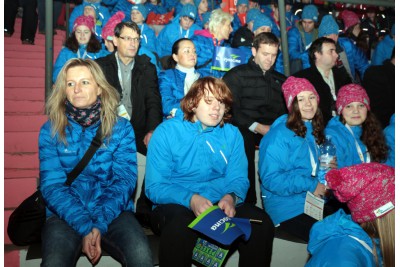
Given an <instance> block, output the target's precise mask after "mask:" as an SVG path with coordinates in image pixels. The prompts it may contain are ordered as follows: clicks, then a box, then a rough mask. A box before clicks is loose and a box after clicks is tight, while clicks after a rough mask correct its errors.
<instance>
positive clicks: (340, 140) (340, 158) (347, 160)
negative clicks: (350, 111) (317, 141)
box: [325, 116, 367, 168]
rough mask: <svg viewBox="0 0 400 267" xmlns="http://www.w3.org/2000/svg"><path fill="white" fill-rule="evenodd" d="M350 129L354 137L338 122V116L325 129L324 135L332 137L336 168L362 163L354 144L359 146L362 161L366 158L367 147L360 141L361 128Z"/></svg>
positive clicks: (352, 127) (353, 127)
mask: <svg viewBox="0 0 400 267" xmlns="http://www.w3.org/2000/svg"><path fill="white" fill-rule="evenodd" d="M350 128H351V129H352V131H353V134H354V137H353V135H352V134H351V133H350V131H349V130H348V129H347V128H346V126H345V125H344V124H343V123H342V122H341V121H340V116H336V117H333V118H332V119H331V120H330V121H329V122H328V125H327V126H326V128H325V134H326V135H327V136H331V137H332V139H331V141H332V143H333V144H334V145H335V147H336V157H337V163H338V168H343V167H348V166H353V165H355V164H360V163H362V161H361V159H360V157H359V156H358V153H357V148H356V144H355V142H357V143H358V145H359V146H360V148H361V151H362V153H363V156H364V160H366V158H367V154H366V152H367V147H366V146H365V145H364V143H363V142H362V141H361V133H362V128H361V126H351V127H350Z"/></svg>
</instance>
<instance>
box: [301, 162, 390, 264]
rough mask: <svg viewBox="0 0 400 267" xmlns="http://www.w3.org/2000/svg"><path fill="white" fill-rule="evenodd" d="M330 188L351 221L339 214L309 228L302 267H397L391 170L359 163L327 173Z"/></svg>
mask: <svg viewBox="0 0 400 267" xmlns="http://www.w3.org/2000/svg"><path fill="white" fill-rule="evenodd" d="M326 180H327V181H328V186H329V187H330V188H331V189H332V190H333V192H334V194H335V196H336V197H337V199H338V200H340V201H341V202H347V205H348V207H349V208H350V210H351V216H350V215H347V214H345V213H344V212H343V210H339V211H338V212H336V213H335V214H333V215H331V216H329V217H327V218H325V219H324V220H322V221H320V222H317V223H316V224H314V226H313V227H312V229H311V233H310V243H309V244H308V251H309V252H310V254H311V255H312V256H311V259H310V260H309V262H308V263H307V264H306V267H320V266H363V267H377V266H395V249H394V246H395V235H394V233H395V206H394V205H395V171H394V168H392V167H389V166H386V165H384V164H379V163H375V162H373V163H363V164H358V165H354V166H351V167H345V168H342V169H338V170H332V171H330V172H328V174H327V176H326Z"/></svg>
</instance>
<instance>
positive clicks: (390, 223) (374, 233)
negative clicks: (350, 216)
mask: <svg viewBox="0 0 400 267" xmlns="http://www.w3.org/2000/svg"><path fill="white" fill-rule="evenodd" d="M394 223H395V210H394V209H393V210H392V211H391V212H389V213H388V214H386V215H385V216H383V217H379V218H377V219H375V220H374V221H370V222H365V223H362V224H361V227H362V228H363V229H364V231H365V232H366V233H367V234H368V235H369V236H370V237H371V239H372V243H373V245H374V247H373V254H374V258H375V264H376V266H380V264H379V259H378V254H377V252H376V243H375V241H374V238H378V239H379V244H380V249H381V252H382V258H383V265H384V266H394V253H395V251H394V244H395V240H394V234H395V227H394Z"/></svg>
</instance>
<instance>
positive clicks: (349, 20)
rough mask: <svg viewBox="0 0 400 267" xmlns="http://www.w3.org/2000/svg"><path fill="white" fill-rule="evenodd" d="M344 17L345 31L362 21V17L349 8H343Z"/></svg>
mask: <svg viewBox="0 0 400 267" xmlns="http://www.w3.org/2000/svg"><path fill="white" fill-rule="evenodd" d="M342 19H343V23H344V31H347V29H348V28H350V27H351V26H354V25H356V24H357V23H360V19H359V18H358V16H357V14H356V13H354V12H353V11H349V10H343V12H342Z"/></svg>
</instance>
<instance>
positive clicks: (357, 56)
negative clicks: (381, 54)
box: [346, 41, 369, 79]
mask: <svg viewBox="0 0 400 267" xmlns="http://www.w3.org/2000/svg"><path fill="white" fill-rule="evenodd" d="M348 45H349V47H350V51H351V53H352V59H349V58H348V60H349V61H352V62H353V64H354V67H355V69H356V70H357V71H358V72H359V74H360V77H361V79H363V77H364V72H365V71H366V69H368V67H369V63H368V59H367V57H366V56H365V54H364V52H363V51H362V50H361V49H359V48H358V47H357V46H355V45H354V44H353V43H352V42H350V41H349V42H348ZM346 52H347V51H346ZM349 63H351V62H349ZM353 75H354V73H353Z"/></svg>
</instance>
